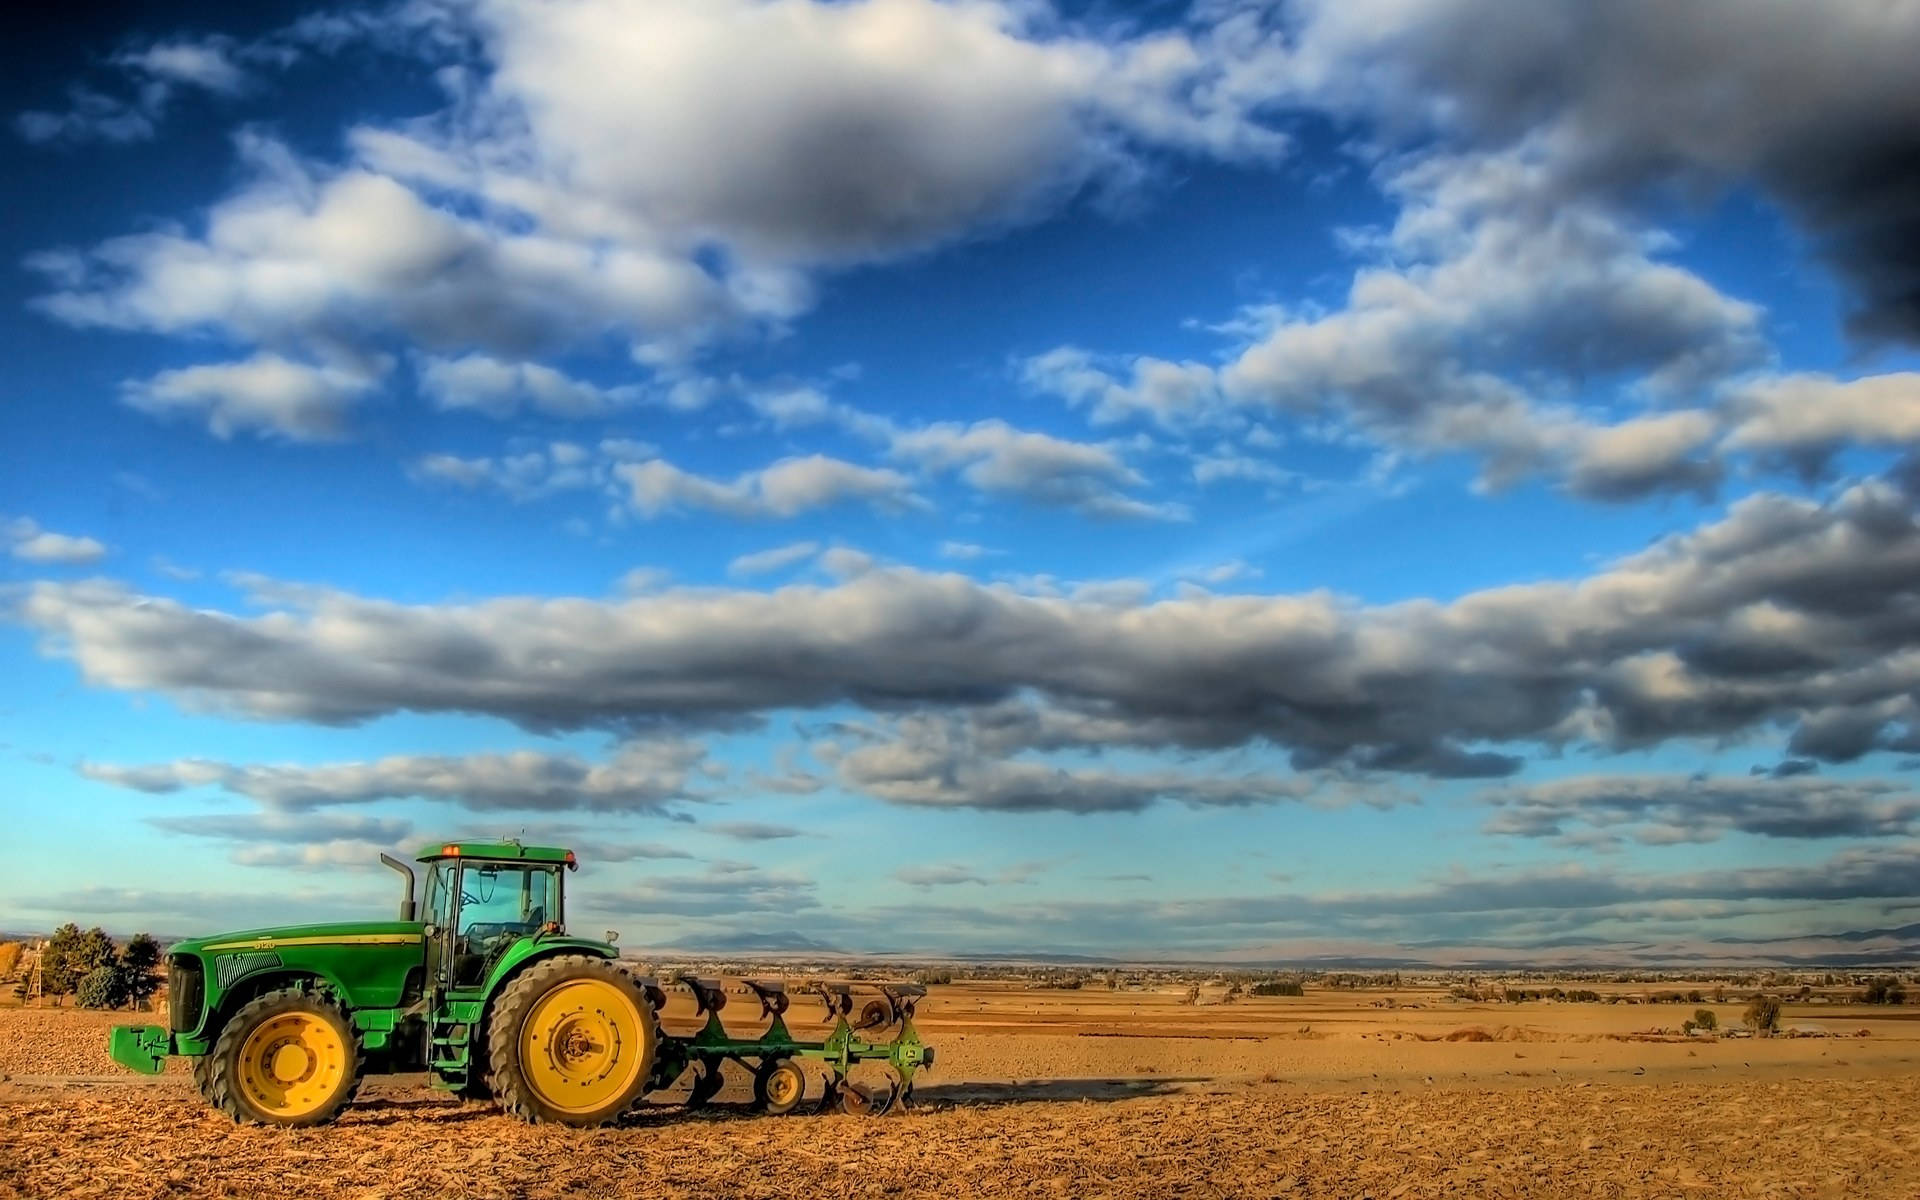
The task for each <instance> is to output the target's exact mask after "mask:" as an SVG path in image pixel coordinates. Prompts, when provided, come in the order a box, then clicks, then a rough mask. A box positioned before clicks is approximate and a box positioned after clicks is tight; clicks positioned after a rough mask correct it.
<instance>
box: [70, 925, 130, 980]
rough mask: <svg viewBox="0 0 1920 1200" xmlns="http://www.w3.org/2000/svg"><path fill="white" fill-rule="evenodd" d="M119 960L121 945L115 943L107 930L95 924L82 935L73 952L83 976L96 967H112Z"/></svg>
mask: <svg viewBox="0 0 1920 1200" xmlns="http://www.w3.org/2000/svg"><path fill="white" fill-rule="evenodd" d="M119 961H120V947H118V946H116V945H114V944H113V939H112V938H110V937H108V936H107V931H106V930H104V929H102V928H100V927H99V926H98V925H95V926H94V927H93V928H92V929H89V930H87V931H86V932H85V933H83V934H81V935H80V944H79V945H78V946H77V947H76V948H75V949H74V952H73V965H74V966H75V967H76V968H78V969H79V972H80V974H81V976H82V977H83V978H84V977H85V976H86V974H87V972H89V971H91V970H93V969H94V968H96V967H111V966H113V965H115V964H116V963H118V962H119Z"/></svg>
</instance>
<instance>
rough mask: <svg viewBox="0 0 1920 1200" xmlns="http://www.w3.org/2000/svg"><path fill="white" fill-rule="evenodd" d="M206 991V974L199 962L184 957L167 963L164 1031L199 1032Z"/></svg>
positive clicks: (180, 956) (181, 956)
mask: <svg viewBox="0 0 1920 1200" xmlns="http://www.w3.org/2000/svg"><path fill="white" fill-rule="evenodd" d="M206 990H207V979H206V974H205V972H204V971H203V970H202V969H201V966H200V960H199V959H197V958H192V957H189V956H187V955H184V954H183V955H179V956H178V957H175V958H173V959H170V960H169V961H168V963H167V1027H168V1028H169V1029H171V1030H173V1031H174V1032H175V1033H192V1032H193V1031H194V1030H195V1029H198V1028H199V1027H200V1006H201V1003H202V1001H204V1000H205V998H206Z"/></svg>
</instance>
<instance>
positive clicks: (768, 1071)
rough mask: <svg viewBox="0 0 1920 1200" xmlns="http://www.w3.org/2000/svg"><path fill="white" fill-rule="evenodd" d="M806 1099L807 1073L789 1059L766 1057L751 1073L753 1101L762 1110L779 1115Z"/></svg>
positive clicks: (789, 1110)
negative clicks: (757, 1068)
mask: <svg viewBox="0 0 1920 1200" xmlns="http://www.w3.org/2000/svg"><path fill="white" fill-rule="evenodd" d="M806 1098H807V1073H806V1072H805V1071H803V1070H801V1069H800V1064H799V1063H797V1062H794V1061H793V1060H792V1059H790V1058H776V1059H768V1060H767V1061H766V1062H763V1063H761V1064H760V1069H759V1070H757V1071H755V1072H754V1073H753V1101H754V1104H755V1105H756V1106H757V1107H758V1108H760V1109H761V1110H762V1111H764V1112H766V1113H768V1114H769V1115H772V1116H776V1117H783V1116H785V1115H787V1114H788V1113H790V1112H792V1111H793V1110H794V1109H796V1108H799V1107H800V1102H801V1101H802V1100H805V1099H806Z"/></svg>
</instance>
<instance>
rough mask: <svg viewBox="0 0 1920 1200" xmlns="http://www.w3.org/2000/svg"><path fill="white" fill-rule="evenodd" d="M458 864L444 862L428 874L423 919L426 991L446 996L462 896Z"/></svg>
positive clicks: (450, 978)
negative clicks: (456, 886)
mask: <svg viewBox="0 0 1920 1200" xmlns="http://www.w3.org/2000/svg"><path fill="white" fill-rule="evenodd" d="M458 870H459V864H458V863H452V862H448V861H446V860H444V859H443V860H441V861H439V862H436V863H434V864H433V866H432V868H431V869H430V870H428V872H427V893H426V900H425V903H423V904H422V905H421V909H420V919H421V920H423V921H425V922H426V930H425V932H426V943H427V990H428V991H429V992H433V993H437V994H442V995H444V994H445V992H446V990H447V988H448V986H449V985H450V984H451V983H452V981H453V977H452V971H453V966H452V964H453V936H454V933H453V930H454V918H455V916H456V915H457V904H456V901H458V900H459V893H458V891H456V890H455V884H454V880H455V878H456V874H455V872H457V871H458Z"/></svg>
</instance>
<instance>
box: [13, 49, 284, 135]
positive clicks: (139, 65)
mask: <svg viewBox="0 0 1920 1200" xmlns="http://www.w3.org/2000/svg"><path fill="white" fill-rule="evenodd" d="M237 49H238V47H237V44H236V43H235V42H234V40H233V39H232V38H228V37H222V36H219V35H214V36H210V37H206V38H202V39H200V40H197V41H192V40H187V39H184V38H179V39H175V40H172V41H165V42H153V43H150V44H148V45H146V46H143V47H140V48H138V49H128V50H124V51H122V52H121V53H119V54H116V55H114V57H113V58H112V59H111V60H110V61H111V65H113V66H114V67H117V68H119V69H120V71H121V72H123V73H124V74H125V76H126V79H124V80H123V81H122V83H123V85H124V86H122V87H121V88H120V89H118V90H120V91H123V92H128V93H130V95H124V96H117V95H110V94H108V93H106V92H102V91H99V90H97V89H95V88H92V87H88V86H84V85H81V84H74V85H72V86H70V87H69V88H68V89H67V96H68V100H69V107H68V108H67V110H66V111H65V112H48V111H45V110H40V109H35V110H30V111H27V112H23V113H21V114H20V115H19V116H17V117H15V118H14V122H13V124H14V129H15V131H16V132H18V133H19V134H20V136H21V137H23V138H25V139H26V140H27V141H29V142H35V143H47V142H67V143H77V142H89V141H101V142H122V143H124V142H138V141H145V140H147V139H148V138H151V137H152V136H153V135H154V133H155V132H156V131H157V129H158V127H159V125H160V122H161V121H162V120H164V119H165V117H166V114H167V111H168V110H169V109H170V108H172V107H173V103H174V101H175V100H176V99H177V98H178V97H179V95H180V93H181V92H182V91H183V90H187V89H197V90H200V91H205V92H209V93H212V94H214V95H218V96H235V95H238V94H239V93H240V92H242V91H244V90H246V88H247V86H248V85H249V83H250V82H251V79H250V77H249V76H248V74H247V72H246V71H245V70H244V69H243V68H242V67H241V65H240V64H239V62H238V61H236V50H237Z"/></svg>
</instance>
